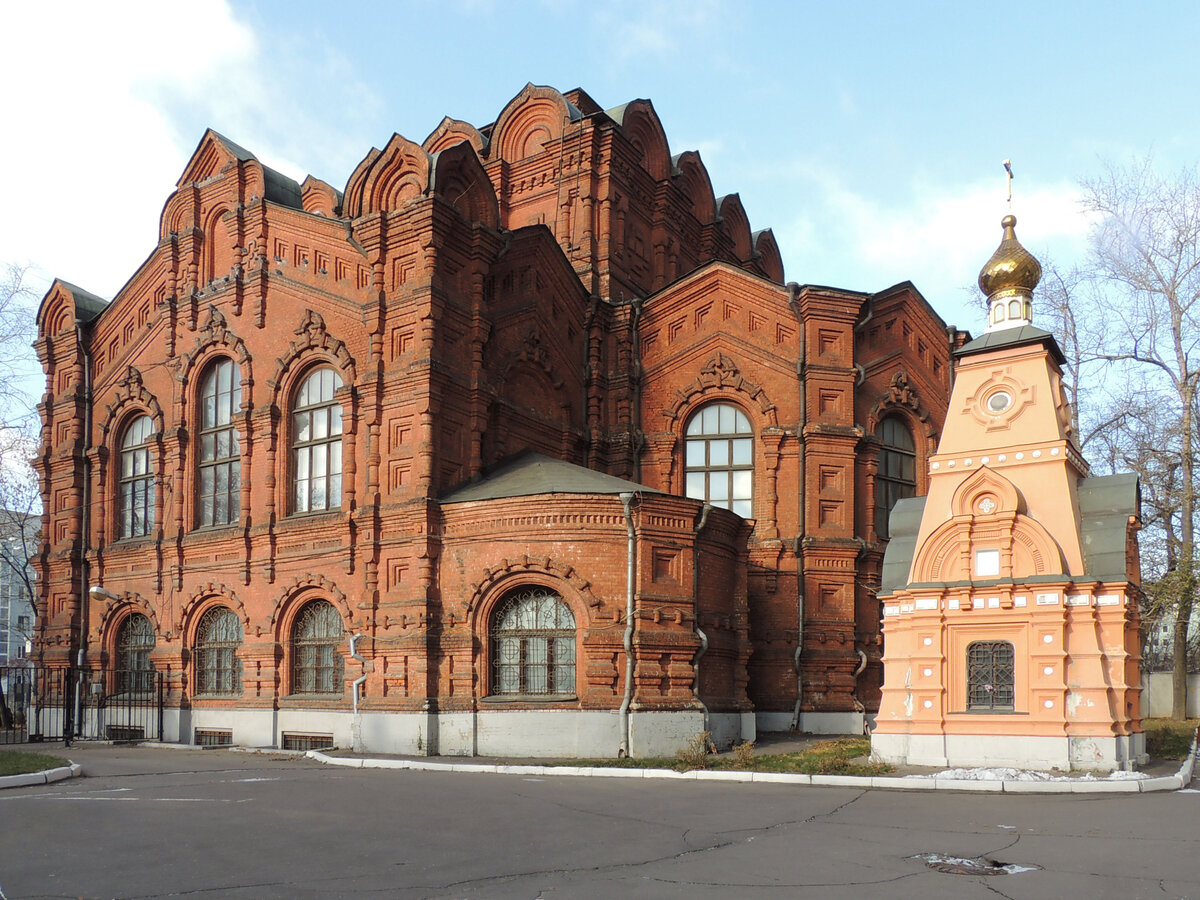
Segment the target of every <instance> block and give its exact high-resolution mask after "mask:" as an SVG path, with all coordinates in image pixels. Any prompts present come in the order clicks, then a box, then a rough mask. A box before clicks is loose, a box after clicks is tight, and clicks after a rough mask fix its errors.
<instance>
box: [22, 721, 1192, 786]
mask: <svg viewBox="0 0 1200 900" xmlns="http://www.w3.org/2000/svg"><path fill="white" fill-rule="evenodd" d="M851 736H852V735H807V734H765V735H761V736H760V739H759V741H758V742H756V743H755V746H754V755H755V756H765V755H776V754H785V753H795V752H798V751H800V750H804V749H807V748H809V747H811V746H812V745H813V744H816V743H819V742H821V741H826V740H833V739H836V738H838V737H851ZM156 749H161V750H170V751H171V752H170V753H169V754H166V753H152V752H146V751H151V750H156ZM37 751H38V752H45V753H49V754H51V755H55V756H63V757H66V758H68V759H70V760H71V761H72V765H70V766H64V767H60V768H57V769H51V770H49V771H47V772H34V773H29V774H27V775H10V776H4V777H0V789H3V788H6V787H24V786H29V785H39V784H46V783H48V782H51V781H59V780H62V779H64V778H72V777H78V776H79V775H81V774H82V775H149V774H161V773H166V772H176V771H180V766H181V764H182V765H183V767H184V768H185V769H187V770H197V769H220V768H225V767H228V766H229V759H228V756H227V755H226V754H228V753H231V752H233V753H238V754H239V755H240V756H241V758H242V762H243V764H248V765H250V766H252V767H255V766H257V765H268V764H270V763H271V762H272V761H274V760H277V759H279V758H281V757H282V758H291V759H294V760H295V761H296V762H304V763H307V764H312V763H320V764H324V765H333V766H347V767H351V768H376V769H407V770H412V771H429V772H456V773H489V774H502V775H525V776H538V777H546V776H558V777H590V778H654V779H664V780H671V779H674V780H689V781H726V782H743V783H752V784H789V785H797V786H800V785H811V786H816V787H856V788H860V789H868V788H876V789H887V790H926V791H928V790H943V791H944V790H950V791H973V792H980V793H1010V794H1011V793H1056V794H1067V793H1071V794H1099V793H1151V792H1157V791H1175V790H1179V789H1181V788H1185V787H1187V786H1188V784H1189V783H1190V782H1191V780H1192V775H1193V771H1194V766H1195V760H1196V745H1195V743H1193V744H1192V752H1191V753H1190V754H1189V756H1188V758H1187V759H1186V760H1185V761H1184V762H1183V764H1182V765H1179V764H1177V763H1176V762H1174V761H1171V760H1151V763H1150V765H1148V766H1146V767H1145V768H1144V769H1143V770H1141V771H1140V772H1138V773H1117V775H1118V777H1111V778H1110V777H1102V776H1095V775H1082V774H1081V775H1055V774H1051V773H1012V774H1006V773H1009V772H1011V770H988V769H976V770H943V769H936V768H922V767H917V766H898V767H896V771H895V772H894V774H891V775H876V776H856V775H799V774H790V773H780V772H750V771H739V770H729V769H720V770H713V769H701V770H692V771H689V772H676V771H674V770H671V769H636V768H616V767H602V766H596V767H589V766H580V765H572V764H571V763H570V761H567V764H565V765H546V764H544V763H540V762H537V761H532V760H528V759H516V758H494V757H428V756H399V755H388V754H366V753H354V752H352V751H349V750H329V751H320V750H310V751H308V752H307V753H300V752H298V751H287V750H275V749H271V748H262V749H249V748H232V750H202V749H200V748H197V747H192V746H189V745H183V744H154V743H147V744H142V745H128V744H108V743H102V742H78V743H75V744H73V745H72V746H71V747H64V746H63V745H62V744H40V745H38V746H37ZM732 755H733V754H732V752H731V751H726V752H724V753H721V754H718V756H721V757H731V756H732ZM252 760H253V761H254V762H252Z"/></svg>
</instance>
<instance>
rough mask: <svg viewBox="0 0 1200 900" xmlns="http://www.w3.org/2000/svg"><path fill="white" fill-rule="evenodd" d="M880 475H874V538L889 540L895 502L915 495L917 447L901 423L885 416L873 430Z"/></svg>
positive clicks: (892, 417)
mask: <svg viewBox="0 0 1200 900" xmlns="http://www.w3.org/2000/svg"><path fill="white" fill-rule="evenodd" d="M875 436H876V437H878V438H879V442H880V444H881V445H882V446H881V447H880V448H879V471H878V472H877V473H876V475H875V534H877V535H878V536H879V537H880V538H888V537H891V530H890V529H889V527H888V518H889V517H890V515H891V512H892V507H893V506H894V505H895V504H896V501H897V500H901V499H903V498H905V497H915V496H916V495H917V445H916V443H915V442H914V441H913V436H912V432H911V431H909V430H908V426H906V425H905V424H904V423H903V422H902V421H900V419H898V418H896V417H895V416H888V417H887V418H885V419H883V420H882V421H881V422H880V423H879V427H878V428H876V429H875Z"/></svg>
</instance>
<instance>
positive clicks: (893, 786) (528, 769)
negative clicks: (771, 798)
mask: <svg viewBox="0 0 1200 900" xmlns="http://www.w3.org/2000/svg"><path fill="white" fill-rule="evenodd" d="M304 755H305V756H306V757H307V758H309V759H312V760H316V761H317V762H319V763H324V764H325V765H330V766H346V767H349V768H352V769H409V770H412V771H420V772H456V773H470V774H487V775H524V776H527V777H529V776H539V777H544V776H547V775H559V776H564V777H569V778H654V779H658V780H660V781H661V780H666V781H672V780H674V781H678V780H688V781H727V782H742V783H753V784H791V785H811V786H814V787H854V788H860V789H867V788H877V789H880V790H892V791H895V790H901V791H968V792H976V793H1005V794H1138V793H1142V794H1149V793H1154V792H1157V791H1177V790H1179V789H1180V788H1182V787H1185V786H1186V785H1187V784H1188V783H1189V782H1190V781H1191V780H1192V772H1193V769H1194V766H1195V762H1196V741H1195V740H1193V741H1192V752H1191V753H1189V754H1188V757H1187V759H1185V760H1184V762H1183V765H1182V766H1180V768H1179V771H1178V772H1177V773H1176V774H1174V775H1168V776H1165V777H1160V778H1129V779H1121V780H1115V781H1114V780H1109V779H1089V780H1083V779H1074V780H1063V781H1011V780H996V781H974V780H970V779H964V778H942V777H938V776H936V775H934V776H925V775H907V776H896V775H874V776H861V775H795V774H791V773H786V772H735V771H728V770H717V771H714V770H710V769H693V770H691V771H689V772H676V771H674V770H672V769H618V768H608V767H601V768H592V767H587V766H539V765H528V766H523V765H509V764H493V763H443V762H427V761H425V760H420V759H361V758H359V757H346V756H329V755H327V754H326V753H324V752H323V751H321V750H309V751H308V752H307V753H305V754H304Z"/></svg>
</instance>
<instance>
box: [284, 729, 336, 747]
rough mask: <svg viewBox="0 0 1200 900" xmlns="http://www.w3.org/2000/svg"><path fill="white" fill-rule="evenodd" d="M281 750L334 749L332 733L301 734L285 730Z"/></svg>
mask: <svg viewBox="0 0 1200 900" xmlns="http://www.w3.org/2000/svg"><path fill="white" fill-rule="evenodd" d="M280 743H281V744H282V746H281V747H280V749H281V750H305V751H307V750H332V749H333V735H332V734H301V733H299V732H295V731H285V732H284V733H283V735H282V740H281V741H280Z"/></svg>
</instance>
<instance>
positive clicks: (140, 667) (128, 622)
mask: <svg viewBox="0 0 1200 900" xmlns="http://www.w3.org/2000/svg"><path fill="white" fill-rule="evenodd" d="M153 649H154V626H153V625H152V624H151V623H150V620H149V619H148V618H146V617H145V616H143V615H142V614H141V613H133V614H131V615H129V616H127V617H126V619H125V621H124V622H122V623H121V628H120V630H119V631H117V692H118V693H139V694H140V693H147V692H149V691H150V690H152V689H153V687H154V664H153V663H151V662H150V651H152V650H153Z"/></svg>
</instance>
